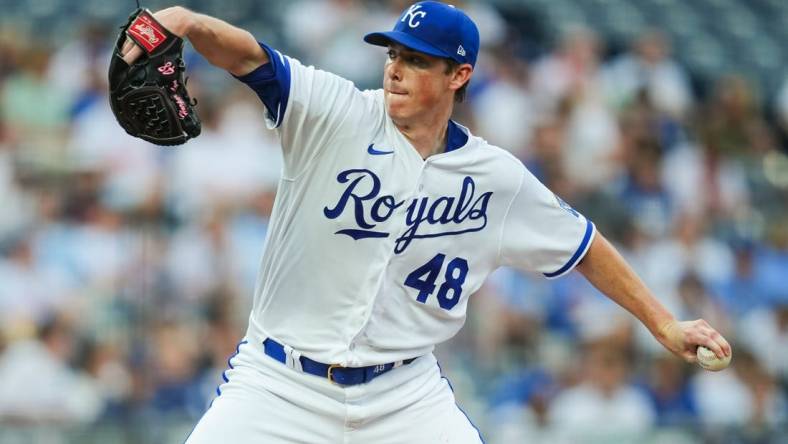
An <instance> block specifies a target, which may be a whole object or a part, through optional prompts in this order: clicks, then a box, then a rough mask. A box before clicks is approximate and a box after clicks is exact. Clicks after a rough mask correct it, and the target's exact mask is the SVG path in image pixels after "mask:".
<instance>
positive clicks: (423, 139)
mask: <svg viewBox="0 0 788 444" xmlns="http://www.w3.org/2000/svg"><path fill="white" fill-rule="evenodd" d="M449 117H451V108H449V110H448V112H445V113H443V112H441V113H432V115H431V116H429V117H428V118H427V119H420V120H419V121H418V123H408V122H397V121H396V120H395V121H394V125H395V126H396V127H397V129H398V130H399V132H401V133H402V135H404V136H405V138H406V139H408V141H409V142H410V143H411V145H413V147H414V148H416V151H418V153H419V154H420V155H421V158H422V159H426V158H428V157H430V156H432V155H434V154H440V153H442V152H444V151H445V150H446V130H447V128H448V126H449Z"/></svg>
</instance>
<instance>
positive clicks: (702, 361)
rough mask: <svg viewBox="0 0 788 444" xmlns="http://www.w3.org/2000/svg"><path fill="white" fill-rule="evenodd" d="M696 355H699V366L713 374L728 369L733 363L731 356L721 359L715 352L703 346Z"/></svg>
mask: <svg viewBox="0 0 788 444" xmlns="http://www.w3.org/2000/svg"><path fill="white" fill-rule="evenodd" d="M696 354H697V355H698V364H699V365H700V366H701V367H703V368H705V369H706V370H711V371H713V372H717V371H720V370H722V369H724V368H727V367H728V365H729V364H730V363H731V355H728V356H725V357H724V358H722V359H720V358H718V357H717V355H716V354H715V353H714V352H713V351H711V350H710V349H708V348H706V347H703V346H701V347H698V351H697V353H696Z"/></svg>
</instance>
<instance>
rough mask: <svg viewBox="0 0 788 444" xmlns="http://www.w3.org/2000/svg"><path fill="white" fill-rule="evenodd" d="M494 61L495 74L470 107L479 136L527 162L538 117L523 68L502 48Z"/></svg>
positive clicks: (522, 64)
mask: <svg viewBox="0 0 788 444" xmlns="http://www.w3.org/2000/svg"><path fill="white" fill-rule="evenodd" d="M495 57H497V58H498V60H496V61H495V63H492V66H493V69H494V71H493V72H492V73H490V78H489V79H487V80H488V83H486V84H484V86H483V87H482V88H481V91H479V92H478V93H477V95H476V96H475V97H474V99H473V102H472V104H471V106H472V108H473V115H474V116H475V123H476V125H477V126H478V132H479V136H480V137H483V138H485V139H486V140H488V141H489V142H490V143H492V144H494V145H497V146H499V147H501V148H503V149H506V150H509V151H511V152H512V153H513V154H514V155H516V156H518V157H520V158H527V157H528V154H529V153H528V152H527V148H528V145H529V144H530V141H531V132H532V128H533V126H534V125H535V124H536V123H537V122H536V121H537V119H538V116H537V115H536V110H535V109H534V104H533V99H532V98H531V93H530V92H529V91H528V89H527V80H528V77H527V75H528V74H527V72H526V66H525V65H524V63H522V62H519V61H517V59H515V58H514V57H513V54H511V53H510V52H509V51H507V50H505V49H504V48H501V49H499V50H498V52H497V53H495ZM474 80H475V79H474Z"/></svg>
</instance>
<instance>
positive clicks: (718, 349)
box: [657, 319, 732, 363]
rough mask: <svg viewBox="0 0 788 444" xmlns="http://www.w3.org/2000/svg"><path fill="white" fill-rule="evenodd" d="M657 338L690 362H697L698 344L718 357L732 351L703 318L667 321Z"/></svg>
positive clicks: (728, 354)
mask: <svg viewBox="0 0 788 444" xmlns="http://www.w3.org/2000/svg"><path fill="white" fill-rule="evenodd" d="M657 339H658V340H659V342H660V343H662V345H663V346H665V348H667V349H668V350H670V351H671V352H673V353H674V354H676V355H678V356H680V357H682V358H683V359H684V360H685V361H687V362H690V363H695V362H697V360H698V357H697V355H696V352H697V350H698V347H699V346H704V347H706V348H708V349H709V350H711V351H713V352H714V354H715V355H717V357H718V358H720V359H722V358H724V357H726V356H730V355H731V353H732V352H731V346H730V344H729V343H728V341H726V340H725V338H724V337H722V335H721V334H720V333H719V332H718V331H717V330H715V329H714V328H712V327H711V325H709V323H708V322H706V321H705V320H703V319H697V320H694V321H684V322H678V321H675V320H674V321H672V322H669V323H668V324H666V325H664V326H663V327H662V331H661V332H660V334H659V335H658V336H657Z"/></svg>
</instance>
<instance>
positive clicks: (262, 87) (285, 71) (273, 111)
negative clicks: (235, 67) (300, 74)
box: [233, 42, 290, 127]
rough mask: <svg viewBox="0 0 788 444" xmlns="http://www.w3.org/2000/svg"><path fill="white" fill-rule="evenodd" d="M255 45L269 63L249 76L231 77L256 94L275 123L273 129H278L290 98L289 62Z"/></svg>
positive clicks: (279, 55) (270, 49)
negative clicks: (266, 56)
mask: <svg viewBox="0 0 788 444" xmlns="http://www.w3.org/2000/svg"><path fill="white" fill-rule="evenodd" d="M257 43H258V44H259V45H260V47H261V48H263V50H264V51H265V52H266V53H267V54H268V59H269V60H270V62H269V63H266V64H264V65H260V66H259V67H257V68H255V70H254V71H252V72H250V73H249V74H245V75H243V76H233V77H235V78H237V79H238V80H240V81H242V82H244V83H246V84H247V85H248V86H249V87H250V88H252V90H253V91H254V92H256V93H257V96H258V97H260V100H262V102H263V104H264V105H265V108H266V110H267V111H268V117H269V118H270V119H271V120H272V121H274V122H275V124H274V127H278V126H279V125H280V124H281V123H282V117H283V116H284V115H285V111H286V110H287V102H288V99H289V98H290V62H288V60H287V59H286V58H285V57H284V56H283V55H282V54H281V53H280V52H279V51H277V50H275V49H272V48H271V47H269V46H268V45H266V44H265V43H261V42H257Z"/></svg>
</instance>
